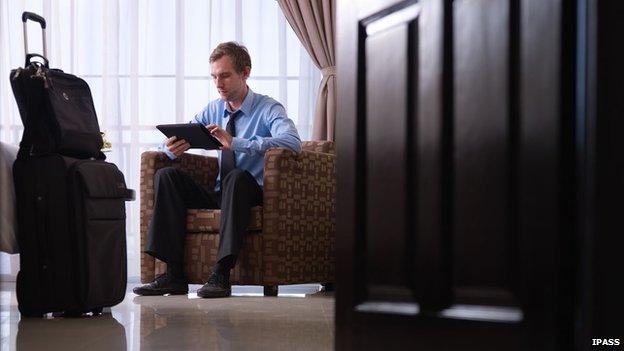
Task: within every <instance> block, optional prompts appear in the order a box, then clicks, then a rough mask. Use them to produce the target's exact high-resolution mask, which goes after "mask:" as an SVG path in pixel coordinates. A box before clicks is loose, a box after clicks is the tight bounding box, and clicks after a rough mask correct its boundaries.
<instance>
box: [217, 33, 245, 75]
mask: <svg viewBox="0 0 624 351" xmlns="http://www.w3.org/2000/svg"><path fill="white" fill-rule="evenodd" d="M224 55H227V56H229V57H230V59H231V60H232V63H233V64H234V69H235V70H236V72H237V73H242V72H243V70H244V69H245V67H249V68H250V69H251V57H249V52H248V51H247V48H246V47H245V46H244V45H242V44H239V43H237V42H234V41H228V42H225V43H221V44H219V45H217V47H216V48H215V49H214V50H213V51H212V54H210V63H213V62H215V61H217V60H218V59H220V58H221V57H223V56H224Z"/></svg>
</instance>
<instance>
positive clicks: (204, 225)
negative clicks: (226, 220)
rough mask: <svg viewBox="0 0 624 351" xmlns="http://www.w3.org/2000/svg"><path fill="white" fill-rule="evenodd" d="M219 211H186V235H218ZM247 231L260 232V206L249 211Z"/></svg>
mask: <svg viewBox="0 0 624 351" xmlns="http://www.w3.org/2000/svg"><path fill="white" fill-rule="evenodd" d="M220 223H221V210H208V209H189V210H187V211H186V231H187V233H189V234H191V233H219V228H220V225H219V224H220ZM248 230H250V231H255V230H262V206H256V207H253V208H252V209H251V221H250V222H249V227H248Z"/></svg>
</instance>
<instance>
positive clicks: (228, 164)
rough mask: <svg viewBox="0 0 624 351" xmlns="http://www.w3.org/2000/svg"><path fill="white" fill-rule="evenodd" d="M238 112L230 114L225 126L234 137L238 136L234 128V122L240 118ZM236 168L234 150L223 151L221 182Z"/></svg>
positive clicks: (220, 172)
mask: <svg viewBox="0 0 624 351" xmlns="http://www.w3.org/2000/svg"><path fill="white" fill-rule="evenodd" d="M238 115H239V113H238V111H236V112H233V113H231V114H230V119H229V121H228V123H227V125H226V126H225V131H226V132H228V133H230V135H231V136H232V137H235V136H236V128H235V127H234V120H235V119H236V117H238ZM234 168H236V158H235V156H234V151H232V150H222V151H221V169H220V170H219V174H220V176H221V181H223V180H224V179H225V176H226V175H227V174H228V173H230V171H231V170H233V169H234Z"/></svg>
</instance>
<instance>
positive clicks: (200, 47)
mask: <svg viewBox="0 0 624 351" xmlns="http://www.w3.org/2000/svg"><path fill="white" fill-rule="evenodd" d="M22 11H31V12H35V13H38V14H41V15H43V16H44V17H45V18H46V20H47V22H48V29H47V36H48V56H49V59H50V66H51V67H55V68H60V69H62V70H64V71H66V72H69V73H72V74H76V75H78V76H80V77H82V78H84V79H85V80H86V81H87V82H88V83H89V85H90V87H91V90H92V93H93V98H94V102H95V106H96V110H97V113H98V119H99V123H100V129H101V130H102V131H104V132H106V135H107V137H108V139H109V140H110V141H111V142H112V144H113V149H112V151H111V152H109V153H108V154H107V160H108V161H110V162H114V163H116V164H117V165H118V166H119V167H120V169H121V170H122V171H123V172H124V174H125V175H126V182H127V183H128V185H129V187H131V188H134V189H136V190H137V193H138V189H139V161H140V154H141V152H143V151H145V150H147V149H151V148H153V147H155V146H156V145H157V144H158V143H159V142H160V141H161V140H162V135H161V134H160V133H159V132H157V131H156V130H155V128H154V126H155V125H156V124H159V123H173V122H176V121H177V122H185V121H188V120H190V119H191V118H192V117H193V115H194V114H195V113H196V112H198V111H200V110H201V109H202V108H203V107H204V106H205V105H206V104H207V102H208V101H210V100H212V99H215V98H216V97H217V92H216V89H215V88H214V86H213V85H212V81H211V78H210V65H209V63H208V57H209V55H210V52H211V50H212V48H214V47H215V46H216V45H217V44H218V43H220V42H223V41H229V40H235V41H239V42H242V43H244V44H245V45H246V46H247V48H248V49H249V52H250V54H251V58H252V66H253V67H252V71H251V77H250V79H249V81H248V82H249V86H250V87H251V88H252V89H253V90H254V91H256V92H259V93H262V94H266V95H270V96H272V97H274V98H275V99H277V100H278V101H280V102H282V103H283V104H284V106H285V107H286V109H287V111H288V114H289V116H290V117H291V118H292V119H293V120H294V121H295V123H296V124H297V127H298V129H299V132H300V134H301V137H302V139H303V140H306V139H309V138H310V135H311V132H312V116H313V113H314V111H313V109H314V105H315V99H316V90H317V89H318V84H319V81H320V73H319V71H318V69H317V68H316V67H315V66H314V65H313V63H312V62H311V60H310V59H309V57H308V55H307V53H306V52H305V50H304V49H303V47H302V46H301V44H300V42H299V40H298V39H297V37H296V35H295V34H294V33H293V32H292V29H291V28H290V26H288V24H287V22H286V20H285V18H284V16H283V15H282V13H281V11H280V9H279V7H278V5H277V3H276V2H275V1H273V0H212V1H211V0H137V1H135V0H0V77H4V78H3V79H0V140H1V141H4V142H8V143H15V144H17V143H18V142H19V139H20V138H21V132H22V124H21V120H20V118H19V114H18V111H17V106H16V105H15V101H14V99H13V96H12V92H11V88H10V85H9V79H8V74H9V71H10V70H11V68H15V67H18V66H23V64H24V62H23V60H24V51H23V50H24V49H23V38H22V24H21V13H22ZM28 28H29V31H28V33H29V35H28V37H29V44H30V47H31V50H30V51H34V52H41V51H42V50H41V40H40V30H39V29H38V25H37V24H34V23H30V24H29V25H28ZM127 214H128V220H127V232H128V275H129V277H130V280H134V279H136V277H138V275H139V255H138V253H139V217H138V216H139V200H138V199H137V201H134V202H131V203H128V205H127ZM0 265H1V268H0V269H1V271H0V274H2V276H3V278H4V279H7V277H8V279H10V277H11V276H13V275H14V274H15V273H16V272H17V270H18V256H17V255H13V256H9V255H6V254H0Z"/></svg>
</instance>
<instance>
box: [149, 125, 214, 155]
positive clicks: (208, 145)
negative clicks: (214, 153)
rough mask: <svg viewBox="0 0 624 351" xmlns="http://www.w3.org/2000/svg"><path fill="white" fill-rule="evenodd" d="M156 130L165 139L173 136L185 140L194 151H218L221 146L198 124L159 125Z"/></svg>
mask: <svg viewBox="0 0 624 351" xmlns="http://www.w3.org/2000/svg"><path fill="white" fill-rule="evenodd" d="M156 128H158V130H160V131H161V132H162V133H163V134H164V135H166V136H167V138H171V137H172V136H175V137H177V138H178V140H179V139H184V140H186V141H187V142H188V143H189V144H190V145H191V148H194V149H206V150H218V149H220V148H221V146H223V145H222V144H221V142H219V140H218V139H217V138H215V137H214V136H213V135H212V134H210V132H209V131H208V130H207V129H206V127H204V126H203V125H201V124H199V123H180V124H160V125H157V126H156Z"/></svg>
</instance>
